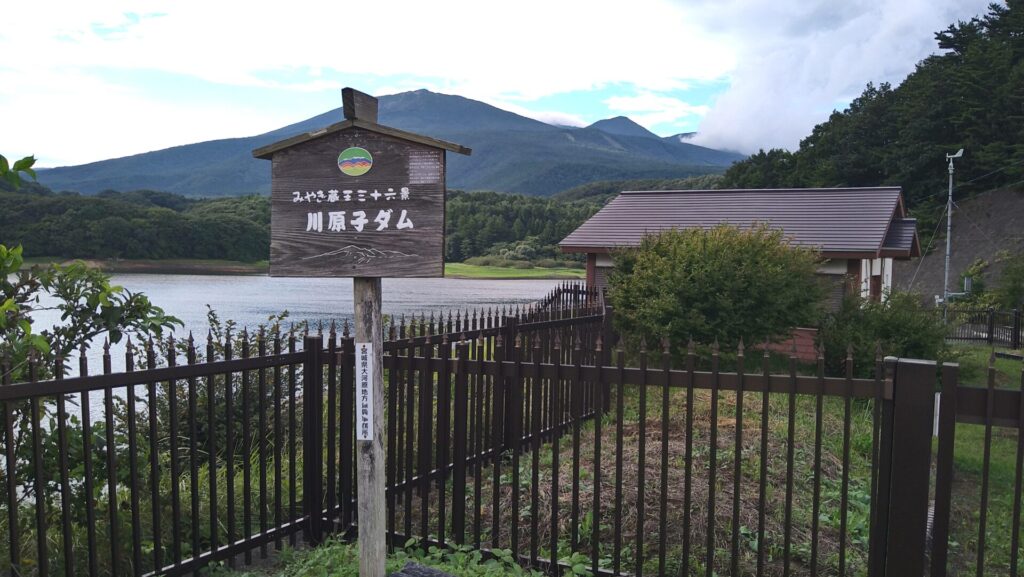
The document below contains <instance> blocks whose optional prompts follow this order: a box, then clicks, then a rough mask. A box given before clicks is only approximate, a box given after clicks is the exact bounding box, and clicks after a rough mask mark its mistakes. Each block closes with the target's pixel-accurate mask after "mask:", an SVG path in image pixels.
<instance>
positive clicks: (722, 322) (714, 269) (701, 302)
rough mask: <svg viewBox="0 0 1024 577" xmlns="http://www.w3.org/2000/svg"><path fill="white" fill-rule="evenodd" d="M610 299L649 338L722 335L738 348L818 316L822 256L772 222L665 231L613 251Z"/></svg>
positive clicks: (623, 322) (626, 327)
mask: <svg viewBox="0 0 1024 577" xmlns="http://www.w3.org/2000/svg"><path fill="white" fill-rule="evenodd" d="M614 260H615V265H614V268H613V270H612V273H611V276H610V278H609V298H610V300H611V304H612V306H614V307H615V318H616V322H617V325H618V328H619V330H620V331H621V332H622V333H623V334H625V335H627V337H628V338H632V339H633V340H634V341H635V340H636V339H638V338H640V337H643V338H645V339H647V342H648V343H649V344H654V343H657V342H658V341H659V340H660V339H661V338H663V337H669V338H670V339H671V340H672V341H673V342H675V343H685V342H686V340H687V339H688V338H690V337H692V338H693V339H694V340H696V341H697V342H698V343H702V344H710V343H711V342H712V341H713V340H715V339H717V340H718V341H719V343H720V344H721V345H722V346H723V347H727V348H734V347H735V346H736V344H737V343H738V341H739V340H740V338H742V339H743V340H744V341H746V342H747V343H748V344H749V343H759V342H762V341H764V340H765V339H771V338H776V337H780V336H785V335H787V334H788V333H789V332H790V329H792V328H793V327H795V326H800V325H806V324H808V323H812V322H814V321H815V320H817V319H818V318H819V315H820V313H819V309H820V306H821V302H822V297H823V294H824V288H823V286H822V284H821V281H820V280H819V279H818V277H817V275H816V271H817V262H818V255H817V253H816V252H814V251H812V250H810V249H807V248H802V247H795V246H792V245H790V244H788V243H787V242H786V239H785V238H784V237H783V236H782V232H781V231H773V230H770V229H768V228H767V227H764V226H761V227H755V228H752V229H745V230H741V229H738V228H734V227H728V226H719V227H716V228H713V229H710V230H703V229H687V230H681V231H680V230H670V231H665V232H663V233H661V234H660V235H657V236H649V237H646V238H645V239H644V240H643V242H642V243H641V245H640V247H639V248H637V249H633V250H627V251H623V252H620V253H618V254H616V255H614Z"/></svg>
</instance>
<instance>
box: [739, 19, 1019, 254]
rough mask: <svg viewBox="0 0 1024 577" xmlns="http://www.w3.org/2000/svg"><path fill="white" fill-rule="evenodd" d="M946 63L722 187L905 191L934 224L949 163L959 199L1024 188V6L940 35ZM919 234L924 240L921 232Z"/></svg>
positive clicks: (867, 97)
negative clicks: (953, 158)
mask: <svg viewBox="0 0 1024 577" xmlns="http://www.w3.org/2000/svg"><path fill="white" fill-rule="evenodd" d="M935 38H936V40H937V41H938V46H939V48H940V49H941V50H942V53H941V54H938V55H934V56H931V57H928V58H926V59H925V60H923V61H921V62H920V63H918V65H917V68H916V70H915V71H914V72H913V73H912V74H910V75H909V76H908V77H907V78H906V80H904V81H903V83H902V84H900V85H899V86H898V87H895V88H893V87H892V86H890V85H888V84H882V85H879V86H874V85H871V84H869V85H868V86H867V88H866V89H865V90H864V92H863V93H862V94H861V95H860V97H858V98H856V99H855V100H854V101H853V102H852V103H851V104H850V106H849V108H847V109H846V110H843V111H842V112H834V113H833V114H832V116H831V117H830V118H829V119H828V121H827V122H824V123H822V124H819V125H818V126H816V127H815V128H814V131H813V132H812V133H811V135H810V136H808V137H807V138H805V139H803V140H802V141H801V142H800V147H799V149H798V150H796V151H795V152H788V151H784V150H769V151H761V152H760V153H758V154H756V155H754V156H752V157H750V158H749V159H748V160H745V161H742V162H739V163H736V164H734V165H733V166H732V167H731V168H730V169H729V170H728V171H726V173H725V176H724V178H723V180H722V184H721V185H722V186H723V187H738V188H761V187H788V186H824V187H831V186H874V185H882V184H891V185H902V186H903V187H904V194H905V197H906V200H907V202H908V204H909V205H910V206H911V207H912V208H913V210H914V212H915V213H916V214H917V215H918V216H921V217H924V218H925V219H926V220H932V221H934V219H935V218H937V217H938V214H939V212H940V211H941V203H942V202H943V201H944V200H945V196H946V179H947V171H946V160H945V154H947V153H953V152H956V151H957V150H958V149H960V148H963V149H965V152H964V157H963V159H962V160H958V161H957V165H956V186H957V191H958V192H957V195H958V196H959V197H962V196H963V195H972V194H976V193H978V192H981V191H984V190H990V189H993V188H997V187H1005V186H1011V185H1020V184H1021V183H1022V181H1024V1H1022V0H1008V2H1006V4H1005V5H1003V4H992V5H991V6H990V8H989V12H988V14H986V15H984V16H983V17H980V18H974V19H972V20H970V21H969V22H959V23H957V24H955V25H951V26H949V27H948V28H947V29H946V30H943V31H941V32H938V33H936V35H935ZM922 234H924V232H923V231H922Z"/></svg>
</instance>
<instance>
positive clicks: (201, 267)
mask: <svg viewBox="0 0 1024 577" xmlns="http://www.w3.org/2000/svg"><path fill="white" fill-rule="evenodd" d="M75 261H81V262H84V263H85V264H86V265H88V266H90V267H93V268H98V269H100V270H102V271H103V272H105V273H108V274H115V273H130V274H182V275H189V274H192V275H223V276H237V275H250V276H259V275H266V274H267V273H268V272H269V270H270V265H269V263H268V262H267V261H258V262H239V261H227V260H199V259H167V260H136V259H116V260H114V259H64V258H59V257H28V258H26V259H25V264H26V265H27V266H32V265H37V264H50V263H54V264H70V263H72V262H75ZM585 277H586V272H585V271H584V270H583V269H567V268H558V269H545V268H539V267H535V268H531V269H515V268H506V267H492V266H476V265H467V264H464V263H447V264H446V265H445V278H452V279H479V280H530V279H534V280H581V279H583V278H585Z"/></svg>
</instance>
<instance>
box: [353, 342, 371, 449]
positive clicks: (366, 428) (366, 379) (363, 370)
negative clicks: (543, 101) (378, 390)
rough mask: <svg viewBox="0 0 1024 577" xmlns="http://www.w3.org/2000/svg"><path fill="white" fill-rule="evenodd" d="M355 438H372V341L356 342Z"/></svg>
mask: <svg viewBox="0 0 1024 577" xmlns="http://www.w3.org/2000/svg"><path fill="white" fill-rule="evenodd" d="M355 377H356V440H357V441H372V440H373V411H374V406H373V343H356V375H355Z"/></svg>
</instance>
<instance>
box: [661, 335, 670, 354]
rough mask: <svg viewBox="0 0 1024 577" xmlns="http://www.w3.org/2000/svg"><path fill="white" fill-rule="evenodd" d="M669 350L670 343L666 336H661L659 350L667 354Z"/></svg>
mask: <svg viewBox="0 0 1024 577" xmlns="http://www.w3.org/2000/svg"><path fill="white" fill-rule="evenodd" d="M671 350H672V349H671V344H670V343H669V340H668V336H664V337H661V352H662V353H663V354H666V355H667V354H669V352H671Z"/></svg>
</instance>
